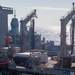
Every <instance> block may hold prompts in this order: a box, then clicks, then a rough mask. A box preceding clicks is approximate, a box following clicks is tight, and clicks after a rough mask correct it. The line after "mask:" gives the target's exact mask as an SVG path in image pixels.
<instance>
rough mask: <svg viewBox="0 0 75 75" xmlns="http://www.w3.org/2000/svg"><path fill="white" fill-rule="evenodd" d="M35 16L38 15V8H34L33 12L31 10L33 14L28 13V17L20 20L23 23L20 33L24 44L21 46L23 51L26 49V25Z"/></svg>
mask: <svg viewBox="0 0 75 75" xmlns="http://www.w3.org/2000/svg"><path fill="white" fill-rule="evenodd" d="M34 17H37V16H36V9H34V10H33V11H32V12H31V14H29V15H27V17H26V18H25V19H24V20H21V21H20V23H21V30H20V31H21V32H20V34H21V42H22V43H21V44H22V46H21V50H22V52H23V51H24V32H25V29H24V27H25V26H26V24H27V23H28V22H29V21H30V20H31V19H32V18H34Z"/></svg>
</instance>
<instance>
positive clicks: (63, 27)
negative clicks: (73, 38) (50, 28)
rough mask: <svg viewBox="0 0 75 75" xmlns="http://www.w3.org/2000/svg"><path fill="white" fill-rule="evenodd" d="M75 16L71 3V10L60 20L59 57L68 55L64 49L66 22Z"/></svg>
mask: <svg viewBox="0 0 75 75" xmlns="http://www.w3.org/2000/svg"><path fill="white" fill-rule="evenodd" d="M74 15H75V9H74V3H73V10H72V11H71V12H70V13H69V14H68V15H67V16H66V17H63V18H62V19H60V21H61V38H60V40H61V42H60V56H61V57H65V56H67V55H68V52H67V49H66V25H67V24H68V22H69V21H70V20H71V19H72V17H73V16H74Z"/></svg>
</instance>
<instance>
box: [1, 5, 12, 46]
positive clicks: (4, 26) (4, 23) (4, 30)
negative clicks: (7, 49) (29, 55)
mask: <svg viewBox="0 0 75 75" xmlns="http://www.w3.org/2000/svg"><path fill="white" fill-rule="evenodd" d="M8 14H13V8H10V7H3V6H0V47H4V46H5V45H6V40H5V36H6V35H7V34H8Z"/></svg>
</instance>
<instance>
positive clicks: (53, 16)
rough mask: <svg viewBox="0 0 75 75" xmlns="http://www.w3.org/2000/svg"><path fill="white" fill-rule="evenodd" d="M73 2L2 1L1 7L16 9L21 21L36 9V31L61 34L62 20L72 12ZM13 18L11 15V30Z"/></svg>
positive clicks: (70, 0) (43, 0)
mask: <svg viewBox="0 0 75 75" xmlns="http://www.w3.org/2000/svg"><path fill="white" fill-rule="evenodd" d="M73 2H75V0H40V1H39V0H16V1H15V0H0V5H1V6H6V7H12V8H14V9H15V10H16V15H17V18H18V20H19V21H20V20H21V18H25V17H26V15H27V14H29V13H30V12H31V11H32V10H34V9H36V10H37V12H36V13H37V16H38V19H35V29H36V30H37V28H38V29H39V28H40V31H41V32H43V31H46V30H50V31H53V32H55V33H56V32H57V33H60V19H61V17H62V16H64V15H66V14H67V13H68V11H70V10H71V8H72V3H73ZM12 18H13V15H10V16H9V20H8V21H9V23H8V24H9V29H10V21H11V19H12ZM28 24H29V23H28ZM56 28H57V29H56ZM52 29H53V30H52Z"/></svg>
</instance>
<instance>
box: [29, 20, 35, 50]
mask: <svg viewBox="0 0 75 75" xmlns="http://www.w3.org/2000/svg"><path fill="white" fill-rule="evenodd" d="M30 23H31V26H30V38H31V49H34V48H35V36H34V25H35V22H34V19H31V21H30Z"/></svg>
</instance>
